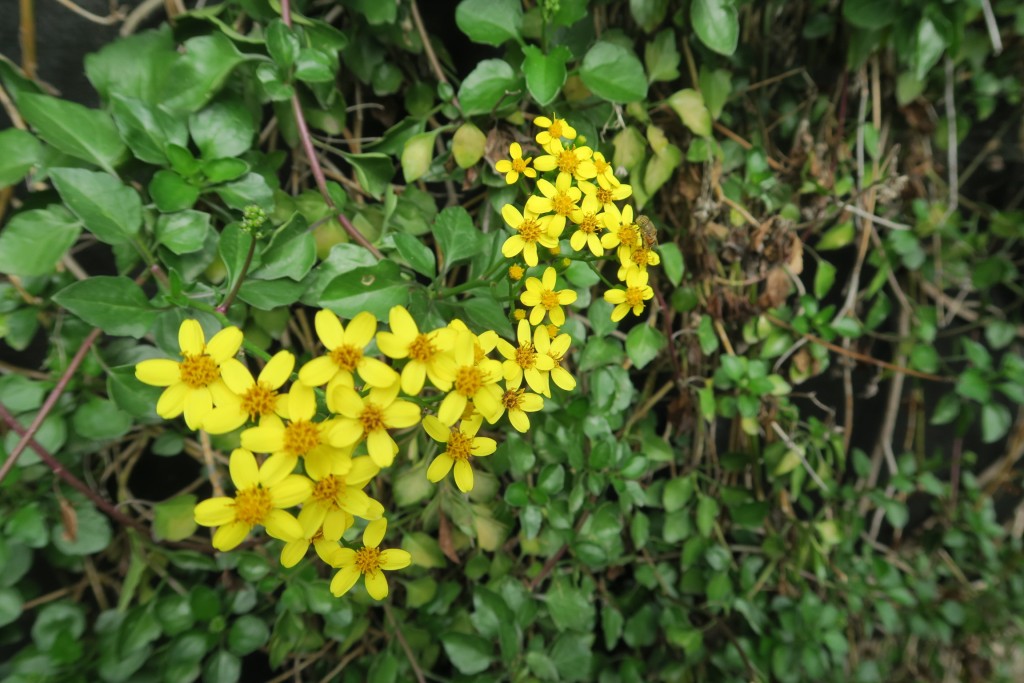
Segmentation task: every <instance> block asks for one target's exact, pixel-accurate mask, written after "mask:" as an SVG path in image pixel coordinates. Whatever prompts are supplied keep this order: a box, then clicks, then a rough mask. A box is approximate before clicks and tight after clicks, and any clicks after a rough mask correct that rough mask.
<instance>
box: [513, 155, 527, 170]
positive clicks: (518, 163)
mask: <svg viewBox="0 0 1024 683" xmlns="http://www.w3.org/2000/svg"><path fill="white" fill-rule="evenodd" d="M528 163H530V160H529V159H523V158H519V159H513V160H512V170H513V171H515V172H516V173H522V172H523V171H525V170H526V165H527V164H528Z"/></svg>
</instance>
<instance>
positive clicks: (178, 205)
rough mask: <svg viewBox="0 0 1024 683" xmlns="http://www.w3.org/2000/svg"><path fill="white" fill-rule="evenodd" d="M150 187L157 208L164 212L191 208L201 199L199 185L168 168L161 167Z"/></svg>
mask: <svg viewBox="0 0 1024 683" xmlns="http://www.w3.org/2000/svg"><path fill="white" fill-rule="evenodd" d="M148 189H149V196H150V197H152V198H153V202H154V203H155V204H156V208H158V209H160V210H161V211H163V212H164V213H173V212H175V211H185V210H186V209H191V208H192V207H193V206H195V203H196V201H197V200H198V199H199V188H198V187H196V186H195V185H193V184H191V183H190V182H188V181H187V180H185V179H184V178H182V177H181V176H180V175H178V174H177V173H175V172H174V171H169V170H167V169H161V170H159V171H157V172H156V173H155V174H154V175H153V179H152V180H150V181H149V188H148Z"/></svg>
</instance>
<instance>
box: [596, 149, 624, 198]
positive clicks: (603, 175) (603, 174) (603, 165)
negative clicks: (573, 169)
mask: <svg viewBox="0 0 1024 683" xmlns="http://www.w3.org/2000/svg"><path fill="white" fill-rule="evenodd" d="M590 163H591V164H593V166H594V175H592V176H587V177H588V178H597V179H598V182H599V183H601V186H602V187H604V186H605V185H607V186H608V187H618V186H619V185H621V184H622V183H621V182H620V181H619V179H618V178H616V177H615V169H614V168H613V167H612V165H611V164H610V163H609V162H608V160H607V159H605V158H604V155H603V154H601V153H600V152H597V151H595V152H594V156H593V157H592V158H591V159H590ZM588 171H589V168H588ZM602 181H603V182H602ZM630 191H632V189H631V190H630Z"/></svg>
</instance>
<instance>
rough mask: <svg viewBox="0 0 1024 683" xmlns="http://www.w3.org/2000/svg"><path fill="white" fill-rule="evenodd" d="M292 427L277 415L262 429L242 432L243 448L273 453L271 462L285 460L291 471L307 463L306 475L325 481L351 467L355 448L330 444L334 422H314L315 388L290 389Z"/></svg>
mask: <svg viewBox="0 0 1024 683" xmlns="http://www.w3.org/2000/svg"><path fill="white" fill-rule="evenodd" d="M287 398H288V418H289V420H288V424H285V422H284V421H283V420H281V418H279V417H278V416H277V415H267V416H266V417H264V418H263V419H262V420H260V424H259V426H258V427H250V428H249V429H246V430H245V431H244V432H242V437H241V439H242V448H248V449H249V450H251V451H256V452H257V453H271V454H272V455H271V460H275V461H276V460H281V461H282V462H284V463H285V465H283V466H286V467H287V468H288V470H289V471H291V470H293V469H295V465H296V463H297V462H298V459H299V458H300V457H301V458H303V460H304V461H305V466H306V472H307V473H308V474H309V475H310V476H313V477H316V478H322V477H325V476H327V474H328V473H329V472H333V471H336V470H337V469H338V468H342V469H343V470H344V469H345V468H348V467H349V466H350V464H351V458H350V456H351V449H343V448H336V447H334V446H332V445H331V444H330V443H328V440H327V434H328V432H329V431H330V430H331V428H332V427H333V426H334V421H333V420H327V421H325V422H314V421H313V417H314V416H315V415H316V395H315V394H314V393H313V389H312V388H311V387H308V386H306V385H305V384H303V383H301V382H295V383H294V384H292V386H291V389H289V390H288V397H287Z"/></svg>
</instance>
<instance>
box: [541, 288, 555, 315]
mask: <svg viewBox="0 0 1024 683" xmlns="http://www.w3.org/2000/svg"><path fill="white" fill-rule="evenodd" d="M540 305H541V306H543V307H544V308H546V309H548V310H549V311H550V310H551V309H552V308H558V292H554V291H552V290H550V289H545V290H544V291H543V292H541V294H540Z"/></svg>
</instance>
